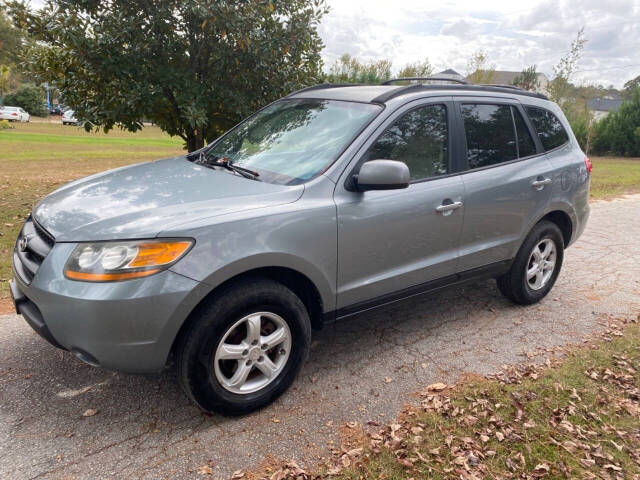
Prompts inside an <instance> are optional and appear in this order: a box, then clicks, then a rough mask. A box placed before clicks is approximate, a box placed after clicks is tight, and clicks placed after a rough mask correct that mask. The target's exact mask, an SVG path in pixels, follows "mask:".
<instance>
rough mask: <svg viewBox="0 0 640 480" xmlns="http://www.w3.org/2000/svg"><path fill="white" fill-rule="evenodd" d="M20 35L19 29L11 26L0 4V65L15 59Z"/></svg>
mask: <svg viewBox="0 0 640 480" xmlns="http://www.w3.org/2000/svg"><path fill="white" fill-rule="evenodd" d="M21 36H22V35H21V32H20V30H18V29H17V28H15V27H14V26H13V24H12V23H11V21H10V20H9V18H7V15H6V14H5V11H4V7H3V6H2V5H0V65H3V64H5V65H8V64H11V63H13V62H14V61H15V60H16V55H17V52H18V50H19V48H20V39H21Z"/></svg>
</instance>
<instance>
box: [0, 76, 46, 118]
mask: <svg viewBox="0 0 640 480" xmlns="http://www.w3.org/2000/svg"><path fill="white" fill-rule="evenodd" d="M44 101H45V96H44V92H43V91H42V88H40V87H37V86H35V85H34V84H32V83H27V84H25V85H22V86H21V87H20V88H18V90H17V91H16V92H15V93H10V94H8V95H7V96H5V97H4V104H5V105H10V106H12V107H22V108H24V109H25V110H26V111H27V112H29V114H31V115H35V116H37V117H46V116H47V115H48V114H49V112H47V109H46V108H45V107H44Z"/></svg>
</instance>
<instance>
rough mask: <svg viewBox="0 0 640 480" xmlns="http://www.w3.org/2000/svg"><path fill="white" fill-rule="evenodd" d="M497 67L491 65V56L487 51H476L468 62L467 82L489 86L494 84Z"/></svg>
mask: <svg viewBox="0 0 640 480" xmlns="http://www.w3.org/2000/svg"><path fill="white" fill-rule="evenodd" d="M495 73H496V67H495V65H493V64H489V54H488V53H487V52H486V51H485V50H482V49H480V50H476V51H475V52H474V53H473V55H472V56H471V58H470V59H469V61H468V62H467V78H466V80H467V82H469V83H475V84H489V83H492V82H493V78H494V77H495Z"/></svg>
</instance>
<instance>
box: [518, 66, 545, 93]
mask: <svg viewBox="0 0 640 480" xmlns="http://www.w3.org/2000/svg"><path fill="white" fill-rule="evenodd" d="M513 85H515V86H516V87H520V88H524V89H525V90H529V91H530V92H535V91H536V90H538V87H539V86H540V80H538V72H537V71H536V66H535V65H531V66H530V67H527V68H525V69H524V70H522V72H520V73H519V74H518V75H516V76H515V78H514V79H513Z"/></svg>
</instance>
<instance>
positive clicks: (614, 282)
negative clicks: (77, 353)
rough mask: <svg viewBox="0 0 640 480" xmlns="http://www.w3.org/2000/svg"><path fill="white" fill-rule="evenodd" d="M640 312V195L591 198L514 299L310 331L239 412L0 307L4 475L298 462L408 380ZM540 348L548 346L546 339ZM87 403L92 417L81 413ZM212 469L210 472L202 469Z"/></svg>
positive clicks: (424, 307) (490, 286)
mask: <svg viewBox="0 0 640 480" xmlns="http://www.w3.org/2000/svg"><path fill="white" fill-rule="evenodd" d="M639 311H640V196H638V195H636V196H630V197H627V198H624V199H617V200H613V201H610V202H603V201H601V202H596V203H594V204H593V205H592V213H591V219H590V223H589V225H588V227H587V232H586V233H585V234H584V236H583V237H582V238H581V239H580V241H579V242H578V243H577V244H576V245H575V246H573V247H572V248H570V249H569V250H568V251H567V254H566V256H565V265H564V268H563V271H562V274H561V275H560V278H559V280H558V283H557V284H556V286H555V288H554V289H553V290H552V292H551V294H550V295H549V296H548V297H547V298H546V299H545V300H544V301H543V302H541V303H540V304H538V305H535V306H532V307H519V306H515V305H513V304H511V303H509V302H507V301H506V300H505V299H503V298H502V296H501V295H500V294H499V293H498V291H497V289H496V287H495V284H494V282H493V281H486V282H481V283H474V284H469V285H465V286H461V287H455V288H452V289H449V290H446V291H443V292H441V293H438V294H435V295H433V296H431V297H428V296H427V297H421V298H418V299H413V300H410V301H405V302H403V303H398V304H395V305H393V306H389V307H386V308H384V309H381V310H377V311H375V312H370V313H366V314H363V315H361V316H359V317H357V318H355V319H353V320H351V321H346V322H342V323H338V324H335V325H333V326H330V327H328V328H326V329H325V330H323V331H322V332H320V333H317V334H316V335H315V336H314V341H313V344H312V349H311V359H310V361H309V362H308V363H307V365H306V366H305V368H304V369H303V371H302V373H301V375H300V377H299V378H298V380H297V382H296V383H295V384H294V387H293V388H292V389H291V390H290V391H289V392H288V393H287V394H285V395H284V396H283V397H282V398H281V399H280V400H278V401H277V402H276V404H274V405H272V406H271V407H269V408H266V409H264V410H263V411H260V412H258V413H255V414H252V415H249V416H246V417H242V418H223V417H218V416H214V417H210V416H205V415H203V414H202V413H200V412H199V410H197V409H196V408H194V407H193V406H191V405H190V404H189V403H188V402H187V400H186V399H185V397H184V396H183V395H182V394H181V392H180V391H179V389H178V388H177V386H176V384H175V383H174V381H173V378H172V376H171V374H170V373H164V374H161V375H156V376H145V377H142V376H131V375H123V374H116V373H112V372H108V371H105V370H101V369H95V368H92V367H89V366H86V365H84V364H82V363H80V362H79V361H77V360H76V359H75V358H73V357H72V356H71V355H70V354H69V353H66V352H62V351H59V350H56V349H54V348H53V347H51V346H49V345H48V344H46V343H45V342H44V341H43V340H41V339H40V338H39V337H38V336H37V335H36V334H35V333H33V332H32V331H31V330H30V328H29V327H28V326H27V325H26V324H25V323H24V321H23V320H22V318H21V317H18V316H16V315H6V316H2V317H0V478H19V479H22V478H65V479H75V478H86V479H98V478H114V477H116V478H154V479H156V478H196V477H197V478H202V476H199V475H198V474H197V469H198V467H199V466H201V465H205V464H207V463H208V462H210V461H211V462H212V463H213V465H214V466H213V476H214V478H228V477H229V476H230V474H231V472H233V471H234V470H236V469H240V468H251V467H256V466H258V465H259V464H260V463H261V462H263V461H265V459H267V458H269V457H279V458H292V459H295V460H298V461H299V462H301V463H303V464H308V463H310V462H313V461H314V460H316V459H317V458H318V456H320V455H323V454H326V453H327V449H328V447H331V446H332V445H334V444H337V443H338V442H339V438H338V427H339V425H341V424H342V423H345V422H347V421H354V420H355V421H359V422H363V423H364V422H367V421H369V420H376V421H379V422H388V421H390V420H391V419H392V418H393V417H394V416H395V414H396V412H397V411H398V410H399V409H400V408H401V407H402V405H403V404H404V403H406V402H408V401H411V392H413V391H416V390H418V389H420V387H421V386H424V385H426V384H429V383H433V382H436V381H442V382H452V381H455V380H456V379H457V378H459V376H460V375H461V374H463V373H471V372H477V373H482V374H485V373H489V372H492V371H495V370H497V369H499V368H500V366H501V365H503V364H506V363H516V362H522V361H523V360H525V359H526V355H527V353H530V352H534V351H536V350H537V349H538V351H543V350H540V349H544V348H547V347H552V346H555V345H559V344H564V343H566V342H575V341H578V340H579V339H580V338H581V336H583V335H585V334H587V333H589V332H592V331H594V330H596V329H598V328H601V324H600V323H599V321H601V319H602V314H605V313H607V314H614V315H620V316H622V315H624V316H631V315H634V316H635V315H637V313H638V312H639ZM543 353H544V352H543ZM87 409H95V410H97V413H96V414H95V415H93V416H89V417H83V412H85V411H86V410H87ZM209 478H210V477H209Z"/></svg>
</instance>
